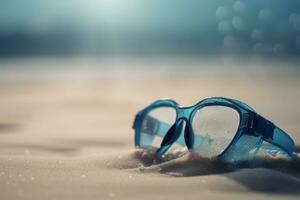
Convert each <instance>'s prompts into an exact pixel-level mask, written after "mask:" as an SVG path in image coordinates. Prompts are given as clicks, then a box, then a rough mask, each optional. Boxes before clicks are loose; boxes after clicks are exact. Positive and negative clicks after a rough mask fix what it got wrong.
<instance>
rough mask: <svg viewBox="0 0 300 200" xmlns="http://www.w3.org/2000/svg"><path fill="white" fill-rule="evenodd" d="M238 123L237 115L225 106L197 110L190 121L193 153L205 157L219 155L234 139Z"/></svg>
mask: <svg viewBox="0 0 300 200" xmlns="http://www.w3.org/2000/svg"><path fill="white" fill-rule="evenodd" d="M239 121H240V116H239V113H238V112H237V111H236V110H234V109H232V108H229V107H226V106H207V107H204V108H201V109H199V110H198V111H197V112H196V113H195V115H194V117H193V120H192V128H193V132H194V145H193V149H194V151H196V152H198V153H200V154H201V155H203V156H206V157H213V156H217V155H219V154H221V153H222V152H223V151H224V150H225V149H226V148H227V147H228V145H229V144H230V143H231V141H232V139H233V138H234V136H235V134H236V132H237V129H238V126H239Z"/></svg>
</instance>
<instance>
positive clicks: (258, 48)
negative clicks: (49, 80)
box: [0, 0, 300, 58]
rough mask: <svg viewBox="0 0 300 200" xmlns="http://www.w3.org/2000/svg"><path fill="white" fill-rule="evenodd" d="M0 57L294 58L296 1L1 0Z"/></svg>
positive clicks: (298, 33) (299, 47)
mask: <svg viewBox="0 0 300 200" xmlns="http://www.w3.org/2000/svg"><path fill="white" fill-rule="evenodd" d="M0 4H1V6H0V44H1V46H0V57H2V58H7V57H17V56H66V55H72V56H73V55H76V56H78V55H80V56H81V55H85V56H86V55H93V56H97V57H98V56H160V57H161V56H174V55H176V56H196V57H199V56H200V57H201V56H202V57H203V56H204V57H206V56H210V57H217V56H219V55H224V54H236V55H238V56H247V57H249V56H268V57H277V56H281V57H297V56H298V55H299V53H300V2H299V1H297V0H264V1H261V0H225V1H224V0H209V1H208V0H190V1H188V2H186V1H182V0H166V1H159V0H152V1H147V0H73V1H70V0H61V1H56V0H54V1H50V0H43V1H40V0H27V1H18V0H1V3H0Z"/></svg>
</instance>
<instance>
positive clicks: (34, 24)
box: [0, 0, 300, 154]
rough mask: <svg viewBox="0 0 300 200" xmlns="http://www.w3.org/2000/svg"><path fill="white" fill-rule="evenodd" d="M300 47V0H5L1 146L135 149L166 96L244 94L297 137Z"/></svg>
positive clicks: (185, 99) (0, 49)
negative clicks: (143, 115) (141, 117)
mask: <svg viewBox="0 0 300 200" xmlns="http://www.w3.org/2000/svg"><path fill="white" fill-rule="evenodd" d="M299 55H300V1H299V0H189V1H184V0H164V1H161V0H26V1H19V0H0V133H3V134H1V135H0V136H1V139H0V152H2V151H3V152H5V153H9V154H11V153H14V152H20V153H21V154H24V152H25V154H26V152H27V151H26V150H29V151H30V152H32V151H33V150H34V149H35V150H37V151H44V152H48V153H49V152H52V153H57V152H59V153H69V152H71V153H73V152H75V150H76V152H77V150H78V149H81V148H83V147H85V148H86V147H94V146H97V147H99V146H104V147H107V148H109V149H114V148H115V147H116V146H118V147H126V148H127V149H130V150H132V149H133V134H132V133H133V131H132V129H131V125H132V121H133V117H134V115H135V113H136V112H137V111H138V110H140V109H141V108H143V107H145V106H146V105H148V104H149V103H151V102H152V101H154V100H156V99H158V98H164V97H169V98H173V99H176V100H177V101H178V102H179V103H180V104H182V105H190V104H194V103H196V102H197V101H199V100H200V99H202V98H205V97H210V96H226V97H231V98H236V99H240V100H243V101H245V102H247V103H248V104H249V105H251V106H253V107H254V108H256V109H257V111H258V112H259V113H261V114H263V115H264V116H266V117H267V118H269V119H270V120H272V121H274V122H275V123H277V124H278V125H279V126H280V127H282V128H283V129H284V130H286V131H287V132H289V133H291V135H292V136H293V137H294V138H296V139H295V140H296V142H297V143H298V141H299V139H300V136H299V134H298V130H299V129H300V127H299V124H300V112H299V109H298V103H299V102H298V99H299V97H300V79H299V75H300V68H299ZM120 111H122V112H120ZM5 133H9V134H5ZM20 133H24V134H20ZM77 139H78V140H79V141H77ZM74 140H76V141H74ZM122 145H123V146H122ZM74 149H75V150H74ZM62 150H65V151H62ZM73 150H74V151H73ZM117 150H118V149H117ZM118 151H119V150H118Z"/></svg>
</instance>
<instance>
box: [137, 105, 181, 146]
mask: <svg viewBox="0 0 300 200" xmlns="http://www.w3.org/2000/svg"><path fill="white" fill-rule="evenodd" d="M175 121H176V110H175V109H174V108H173V107H157V108H155V109H153V110H151V111H149V112H148V113H147V115H146V116H145V117H144V119H143V121H142V125H141V134H140V146H141V147H143V148H145V147H156V148H159V147H160V144H161V142H162V139H163V138H164V136H165V135H166V133H167V131H168V130H169V129H170V127H171V126H172V125H173V124H174V123H175Z"/></svg>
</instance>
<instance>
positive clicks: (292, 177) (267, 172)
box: [135, 146, 300, 195]
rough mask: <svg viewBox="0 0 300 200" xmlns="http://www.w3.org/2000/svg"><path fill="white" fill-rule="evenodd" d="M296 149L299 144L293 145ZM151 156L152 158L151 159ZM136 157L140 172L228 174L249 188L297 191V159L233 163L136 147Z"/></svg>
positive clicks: (299, 163)
mask: <svg viewBox="0 0 300 200" xmlns="http://www.w3.org/2000/svg"><path fill="white" fill-rule="evenodd" d="M296 149H297V151H299V146H298V147H297V148H296ZM151 157H152V160H151ZM135 158H136V159H137V160H138V161H139V162H141V164H142V165H143V166H144V167H142V168H141V169H140V171H142V172H146V173H147V172H159V173H161V174H166V175H170V176H172V177H192V176H193V177H194V176H204V175H213V174H218V175H222V176H225V177H227V178H230V179H232V180H234V181H236V182H238V183H240V184H241V185H243V186H245V187H247V188H248V189H249V190H253V191H257V192H264V193H273V194H288V195H299V194H300V159H299V158H298V159H297V158H295V159H293V160H287V159H283V158H281V159H279V158H260V159H256V160H253V161H251V162H249V161H247V162H240V163H235V164H228V163H224V162H222V161H220V160H217V159H209V158H203V157H200V156H199V155H195V154H192V153H190V154H189V155H187V156H183V157H180V158H177V159H174V160H169V159H168V160H167V161H166V160H164V158H158V157H157V156H156V157H155V156H153V155H151V156H150V155H149V154H148V155H147V156H145V153H143V152H139V151H137V152H136V153H135Z"/></svg>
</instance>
